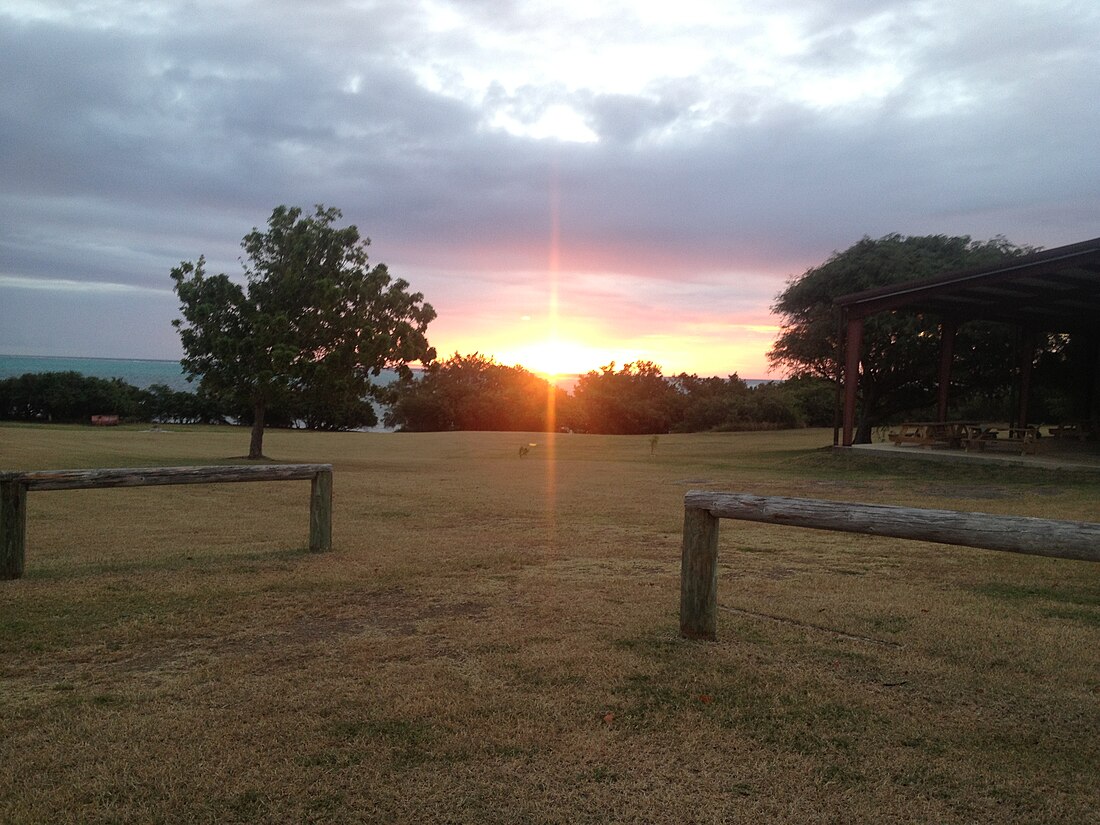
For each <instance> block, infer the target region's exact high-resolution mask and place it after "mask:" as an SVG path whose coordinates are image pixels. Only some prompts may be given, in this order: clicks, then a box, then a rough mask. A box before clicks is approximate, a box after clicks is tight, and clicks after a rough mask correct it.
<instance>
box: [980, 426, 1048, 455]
mask: <svg viewBox="0 0 1100 825" xmlns="http://www.w3.org/2000/svg"><path fill="white" fill-rule="evenodd" d="M1002 434H1003V435H1004V438H1001V435H1002ZM1038 441H1039V428H1038V427H1008V428H1007V429H1003V430H1002V429H999V428H997V427H985V426H978V427H975V428H973V429H971V431H970V433H969V435H968V436H967V437H966V438H965V439H964V441H963V445H964V446H965V447H966V449H967V450H971V449H977V450H1002V451H1007V452H1018V453H1034V452H1035V448H1036V446H1037V445H1038Z"/></svg>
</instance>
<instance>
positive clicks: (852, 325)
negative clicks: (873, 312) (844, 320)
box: [843, 318, 863, 447]
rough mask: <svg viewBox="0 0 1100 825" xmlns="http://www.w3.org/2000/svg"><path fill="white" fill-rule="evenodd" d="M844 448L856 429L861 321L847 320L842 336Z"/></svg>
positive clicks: (855, 319) (860, 319)
mask: <svg viewBox="0 0 1100 825" xmlns="http://www.w3.org/2000/svg"><path fill="white" fill-rule="evenodd" d="M844 340H845V349H844V440H843V443H844V446H845V447H851V446H852V440H853V435H854V433H855V428H856V396H857V394H858V392H859V357H860V352H861V350H862V349H863V319H862V318H849V319H848V329H847V334H846V335H845V336H844Z"/></svg>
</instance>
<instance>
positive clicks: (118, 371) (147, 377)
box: [0, 355, 196, 392]
mask: <svg viewBox="0 0 1100 825" xmlns="http://www.w3.org/2000/svg"><path fill="white" fill-rule="evenodd" d="M28 372H79V373H80V374H81V375H87V376H89V377H91V378H121V379H122V380H123V381H125V382H126V383H127V384H133V385H134V386H135V387H140V388H142V389H144V388H146V387H150V386H152V385H153V384H167V385H168V386H169V387H171V388H172V389H174V390H186V391H188V392H194V390H195V386H196V385H194V384H188V383H187V379H186V378H184V377H183V370H182V368H181V367H180V362H179V361H147V360H143V359H138V358H134V359H116V358H53V357H48V356H44V355H0V379H4V378H12V377H15V376H18V375H23V374H24V373H28Z"/></svg>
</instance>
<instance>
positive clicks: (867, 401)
mask: <svg viewBox="0 0 1100 825" xmlns="http://www.w3.org/2000/svg"><path fill="white" fill-rule="evenodd" d="M877 401H878V396H877V395H876V394H875V393H874V392H873V391H872V390H871V389H864V391H863V403H862V404H861V405H860V408H859V418H858V421H857V422H856V432H855V437H854V438H853V439H852V443H853V444H870V443H871V429H872V427H873V422H872V420H871V411H872V410H873V409H874V408H875V405H876V402H877Z"/></svg>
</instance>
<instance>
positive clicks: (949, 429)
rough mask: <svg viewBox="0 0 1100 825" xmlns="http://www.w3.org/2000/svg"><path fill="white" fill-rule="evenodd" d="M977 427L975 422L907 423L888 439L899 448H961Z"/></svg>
mask: <svg viewBox="0 0 1100 825" xmlns="http://www.w3.org/2000/svg"><path fill="white" fill-rule="evenodd" d="M979 426H980V425H979V424H978V422H977V421H907V422H905V423H903V424H901V425H900V426H899V428H898V430H897V431H896V432H892V433H890V436H889V438H890V440H891V441H892V442H894V443H895V444H897V445H899V446H900V445H902V444H916V445H917V446H918V447H961V446H962V445H963V443H964V442H965V441H966V440H967V439H968V438H970V434H971V432H972V431H973V430H974V429H975V428H977V427H979Z"/></svg>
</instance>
